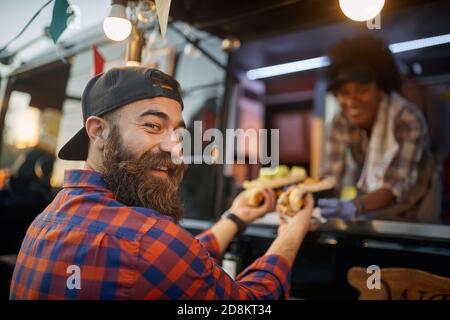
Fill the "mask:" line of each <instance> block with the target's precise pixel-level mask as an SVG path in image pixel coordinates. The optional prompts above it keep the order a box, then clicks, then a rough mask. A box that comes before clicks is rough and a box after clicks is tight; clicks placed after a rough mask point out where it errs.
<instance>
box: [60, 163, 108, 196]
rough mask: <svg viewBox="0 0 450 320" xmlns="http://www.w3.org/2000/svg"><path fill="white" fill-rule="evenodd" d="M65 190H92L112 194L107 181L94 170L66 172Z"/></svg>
mask: <svg viewBox="0 0 450 320" xmlns="http://www.w3.org/2000/svg"><path fill="white" fill-rule="evenodd" d="M63 187H64V188H92V189H97V190H103V191H108V192H111V190H110V189H109V188H108V186H107V185H106V182H105V180H103V178H102V177H101V176H100V174H99V173H98V172H96V171H93V170H83V169H73V170H66V171H65V172H64V185H63Z"/></svg>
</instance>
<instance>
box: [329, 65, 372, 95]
mask: <svg viewBox="0 0 450 320" xmlns="http://www.w3.org/2000/svg"><path fill="white" fill-rule="evenodd" d="M376 79H377V78H376V75H375V72H374V71H373V70H372V69H371V68H369V67H360V66H356V67H349V68H344V69H342V70H339V71H338V73H337V75H336V76H335V78H334V79H333V81H331V83H329V86H328V88H329V90H335V89H336V88H337V87H338V86H339V85H340V84H342V83H344V82H349V81H354V82H358V83H369V82H373V81H376Z"/></svg>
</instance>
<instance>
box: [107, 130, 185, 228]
mask: <svg viewBox="0 0 450 320" xmlns="http://www.w3.org/2000/svg"><path fill="white" fill-rule="evenodd" d="M156 167H166V168H168V170H167V176H166V177H157V176H153V175H151V176H149V173H148V172H149V170H150V169H152V168H156ZM185 171H186V165H184V164H181V165H177V164H175V163H173V161H172V160H171V155H170V153H168V152H162V151H160V152H158V153H152V152H150V151H147V152H145V153H144V154H143V155H142V156H140V157H139V158H138V159H135V157H133V156H132V155H131V154H130V152H128V151H127V150H126V149H125V148H124V146H123V143H122V138H121V136H120V133H119V128H118V127H117V126H113V128H112V131H111V134H110V135H109V137H108V140H107V142H106V144H105V151H104V161H103V170H102V173H101V174H102V177H103V179H104V180H105V182H106V184H107V185H108V187H109V188H110V189H111V191H112V192H113V193H114V194H115V196H116V199H117V200H118V201H120V202H122V203H124V204H126V205H128V206H135V207H144V208H150V209H154V210H156V211H158V212H159V213H161V214H165V215H168V216H170V217H172V218H173V219H174V220H175V222H177V223H178V222H179V220H180V219H181V217H182V215H183V210H182V202H181V200H180V198H179V196H178V194H177V190H178V187H179V185H180V183H181V180H182V179H183V175H184V172H185Z"/></svg>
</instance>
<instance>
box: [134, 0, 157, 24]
mask: <svg viewBox="0 0 450 320" xmlns="http://www.w3.org/2000/svg"><path fill="white" fill-rule="evenodd" d="M136 16H137V18H138V20H139V21H140V22H142V23H144V24H150V23H152V22H153V21H155V19H156V4H155V3H154V2H153V1H150V0H141V1H139V4H138V5H137V7H136Z"/></svg>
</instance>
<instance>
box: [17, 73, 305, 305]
mask: <svg viewBox="0 0 450 320" xmlns="http://www.w3.org/2000/svg"><path fill="white" fill-rule="evenodd" d="M82 110H83V119H84V127H83V128H82V129H81V130H80V131H79V132H78V133H77V134H76V135H75V136H74V137H73V138H72V139H71V140H69V142H67V143H66V145H64V147H63V148H62V149H61V150H60V152H59V154H58V156H59V157H60V158H61V159H65V160H83V161H86V162H85V168H84V170H68V171H66V172H65V179H64V187H63V189H62V190H61V191H60V192H59V193H58V194H57V196H56V197H55V199H54V200H53V201H52V203H51V204H50V205H49V206H48V207H47V208H46V209H45V210H44V211H43V212H42V213H41V214H40V215H39V216H38V217H37V218H36V219H35V221H34V222H33V223H32V225H31V226H30V227H29V229H28V231H27V234H26V236H25V239H24V240H23V243H22V247H21V250H20V253H19V255H18V258H17V263H16V267H15V270H14V275H13V279H12V283H11V292H10V299H263V298H265V299H277V298H286V297H288V294H289V287H290V269H291V266H292V264H293V262H294V259H295V257H296V254H297V252H298V249H299V247H300V245H301V243H302V241H303V238H304V236H305V234H306V233H307V231H308V227H309V224H310V221H311V214H312V207H313V201H312V197H311V196H309V197H308V198H307V200H306V208H305V209H303V210H302V212H300V213H299V214H297V215H296V216H295V217H294V218H293V219H291V220H290V221H289V222H282V225H281V226H280V228H279V232H278V237H277V238H276V239H275V240H274V242H273V244H272V245H271V246H270V248H269V249H268V250H267V252H266V254H265V255H264V256H262V257H260V258H258V259H257V260H256V261H255V262H254V263H252V264H251V265H250V266H248V267H247V268H246V269H245V270H244V271H243V272H242V273H241V274H239V275H238V276H237V278H236V279H232V278H231V277H230V276H229V275H228V274H227V273H226V272H224V270H222V268H221V267H220V266H219V265H218V261H219V259H220V256H221V254H222V253H223V252H224V251H225V249H226V248H227V246H228V245H229V243H230V242H231V240H232V239H233V237H234V236H235V235H236V234H237V233H238V232H243V230H244V229H245V226H246V224H248V223H250V222H252V221H254V220H255V219H257V218H260V217H262V216H263V215H264V214H265V213H266V212H268V211H270V210H273V208H274V207H275V195H274V193H273V191H271V190H267V191H265V194H264V196H265V199H264V203H263V204H262V205H261V206H260V207H256V208H254V207H250V206H249V205H248V204H247V202H246V199H245V197H243V196H242V195H240V196H238V197H237V198H236V199H235V200H234V202H233V204H232V206H231V208H230V209H229V210H228V211H227V212H226V213H225V214H224V215H223V216H222V219H220V220H219V221H218V222H217V223H216V224H215V225H213V226H212V227H211V228H210V229H209V230H206V231H205V232H203V233H202V234H200V235H199V236H197V237H193V236H192V235H191V234H190V233H189V232H188V231H186V230H185V229H183V228H182V227H181V226H180V225H179V224H178V222H179V220H180V219H181V218H182V203H181V201H180V199H179V198H178V196H177V189H178V187H179V184H180V182H181V180H182V178H183V174H184V172H185V170H186V166H185V165H184V164H182V163H181V164H179V162H178V161H173V159H172V155H173V154H174V152H173V151H174V150H176V147H177V146H179V145H180V141H179V140H178V139H177V138H176V137H179V136H180V135H179V134H177V132H179V130H181V129H183V128H184V127H185V124H184V121H183V118H182V110H183V101H182V99H181V94H180V88H179V84H178V82H177V81H176V80H174V79H173V78H172V77H170V76H168V75H166V74H164V73H163V72H161V71H159V70H156V69H149V68H143V67H123V68H114V69H111V70H109V71H108V72H106V73H104V74H100V75H98V76H96V77H94V78H93V79H91V80H90V81H89V82H88V84H87V86H86V88H85V90H84V93H83V97H82ZM174 148H175V149H174ZM199 192H201V191H199Z"/></svg>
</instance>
